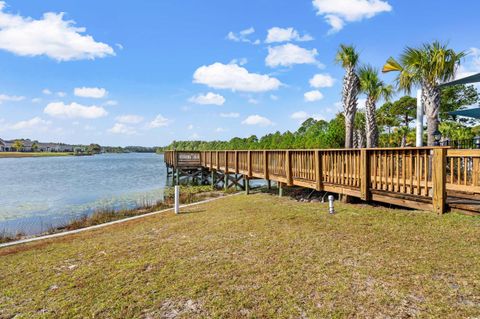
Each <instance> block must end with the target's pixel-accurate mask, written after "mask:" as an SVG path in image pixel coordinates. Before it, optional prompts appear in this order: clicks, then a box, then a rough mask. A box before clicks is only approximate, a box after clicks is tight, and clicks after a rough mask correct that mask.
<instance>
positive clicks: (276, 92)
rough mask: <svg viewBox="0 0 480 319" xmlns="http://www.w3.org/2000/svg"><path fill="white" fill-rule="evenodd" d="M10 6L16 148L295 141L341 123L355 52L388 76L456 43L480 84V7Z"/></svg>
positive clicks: (6, 75) (362, 0) (3, 48)
mask: <svg viewBox="0 0 480 319" xmlns="http://www.w3.org/2000/svg"><path fill="white" fill-rule="evenodd" d="M0 3H1V10H0V137H2V138H5V139H9V138H22V137H24V138H27V137H28V138H33V139H38V140H41V141H62V142H68V143H90V142H97V143H100V144H102V145H147V146H148V145H150V146H152V145H166V144H168V143H169V142H170V141H172V140H174V139H176V140H186V139H205V140H212V139H230V138H231V137H234V136H242V137H246V136H249V135H251V134H256V135H258V136H261V135H263V134H265V133H268V132H273V131H277V130H279V131H285V130H295V129H296V128H297V127H298V125H299V123H300V122H301V121H302V120H303V119H305V117H306V116H314V117H316V118H323V119H327V120H328V119H331V118H332V117H333V116H334V115H335V113H336V112H338V111H339V110H340V109H339V107H340V105H339V101H340V94H341V80H342V75H343V71H342V69H341V68H340V67H339V66H337V65H335V63H334V56H335V52H336V50H337V48H338V46H339V44H341V43H346V44H353V45H355V46H356V47H357V49H358V50H359V52H360V55H361V61H362V62H363V63H370V64H372V65H374V66H377V67H381V66H382V64H383V63H384V62H385V60H386V59H387V58H388V57H389V56H391V55H393V56H398V55H399V54H400V53H401V51H402V49H403V48H404V47H405V46H406V45H409V46H417V45H419V44H421V43H423V42H427V41H432V40H441V41H448V42H449V44H450V45H451V47H453V48H454V49H456V50H469V52H470V55H469V56H468V58H467V59H466V60H465V61H464V64H463V66H462V67H461V69H460V70H459V74H462V75H463V74H469V73H472V72H480V49H477V48H480V38H479V37H478V30H479V28H480V22H479V21H478V17H477V14H478V12H479V10H480V3H478V2H477V1H473V0H470V1H466V0H463V1H462V0H461V1H455V5H452V3H451V2H449V1H433V0H429V1H418V0H417V1H410V0H401V1H400V0H313V1H312V0H295V1H293V0H292V1H290V0H283V1H271V0H270V1H267V0H243V1H208V0H205V1H193V0H187V1H182V2H181V4H180V3H179V2H178V1H173V0H171V1H170V0H162V1H153V0H150V1H142V0H140V1H136V2H135V4H132V3H130V2H123V1H107V0H104V1H91V0H84V1H53V0H42V1H28V2H27V1H7V2H0ZM62 13H63V14H62ZM384 79H385V81H387V82H391V81H392V75H388V76H385V77H384Z"/></svg>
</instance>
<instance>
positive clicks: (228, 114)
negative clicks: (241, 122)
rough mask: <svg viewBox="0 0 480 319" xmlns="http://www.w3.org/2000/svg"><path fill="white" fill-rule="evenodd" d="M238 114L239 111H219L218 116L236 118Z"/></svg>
mask: <svg viewBox="0 0 480 319" xmlns="http://www.w3.org/2000/svg"><path fill="white" fill-rule="evenodd" d="M239 116H240V113H236V112H230V113H220V117H225V118H237V117H239Z"/></svg>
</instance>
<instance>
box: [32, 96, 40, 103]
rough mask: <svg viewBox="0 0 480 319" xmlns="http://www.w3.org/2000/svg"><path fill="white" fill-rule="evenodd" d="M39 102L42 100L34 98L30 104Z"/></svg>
mask: <svg viewBox="0 0 480 319" xmlns="http://www.w3.org/2000/svg"><path fill="white" fill-rule="evenodd" d="M41 101H42V99H41V98H39V97H35V98H33V99H32V103H40V102H41Z"/></svg>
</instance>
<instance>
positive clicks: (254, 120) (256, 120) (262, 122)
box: [242, 115, 273, 126]
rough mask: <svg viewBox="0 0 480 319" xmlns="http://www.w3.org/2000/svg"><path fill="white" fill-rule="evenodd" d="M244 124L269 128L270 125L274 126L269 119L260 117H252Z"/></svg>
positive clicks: (244, 121)
mask: <svg viewBox="0 0 480 319" xmlns="http://www.w3.org/2000/svg"><path fill="white" fill-rule="evenodd" d="M242 124H245V125H259V126H269V125H273V122H272V121H270V120H269V119H267V118H266V117H263V116H260V115H250V116H248V117H247V118H246V119H245V120H243V121H242Z"/></svg>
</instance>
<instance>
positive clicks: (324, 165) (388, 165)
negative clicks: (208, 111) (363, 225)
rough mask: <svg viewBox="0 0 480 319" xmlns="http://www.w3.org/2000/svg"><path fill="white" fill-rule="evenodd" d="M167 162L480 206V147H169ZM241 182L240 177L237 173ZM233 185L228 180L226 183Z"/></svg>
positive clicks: (382, 198)
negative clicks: (251, 148) (186, 148)
mask: <svg viewBox="0 0 480 319" xmlns="http://www.w3.org/2000/svg"><path fill="white" fill-rule="evenodd" d="M165 163H166V165H167V167H169V168H172V169H174V170H178V169H184V168H188V169H193V168H201V169H203V170H208V171H210V172H219V173H221V174H223V176H225V177H226V178H225V181H227V180H228V178H229V177H228V176H229V175H231V174H235V175H241V176H243V177H244V179H245V180H246V185H248V180H249V179H265V180H268V181H276V182H278V183H280V185H287V186H293V185H296V186H301V187H306V188H310V189H315V190H318V191H327V192H332V193H337V194H342V195H348V196H352V197H357V198H360V199H362V200H365V201H377V202H384V203H389V204H394V205H398V206H402V207H409V208H414V209H422V210H428V211H433V212H436V213H438V214H443V213H444V212H446V210H447V209H448V208H449V205H450V206H451V207H454V208H458V209H465V210H469V211H479V210H480V178H479V169H480V150H452V149H449V148H447V147H420V148H375V149H325V150H323V149H322V150H320V149H309V150H245V151H243V150H242V151H193V152H185V151H167V152H165ZM237 181H238V178H237ZM226 185H228V182H227V183H226Z"/></svg>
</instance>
